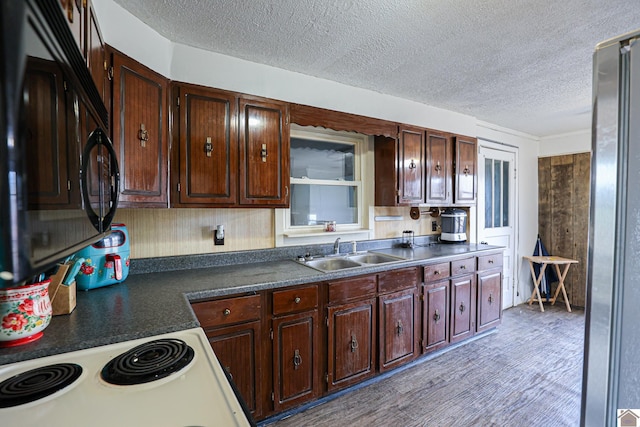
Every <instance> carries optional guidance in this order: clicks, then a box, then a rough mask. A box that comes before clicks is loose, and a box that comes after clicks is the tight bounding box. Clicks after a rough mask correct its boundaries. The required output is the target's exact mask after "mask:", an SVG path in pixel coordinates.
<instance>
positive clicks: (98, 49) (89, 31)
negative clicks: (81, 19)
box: [84, 1, 110, 108]
mask: <svg viewBox="0 0 640 427" xmlns="http://www.w3.org/2000/svg"><path fill="white" fill-rule="evenodd" d="M84 14H85V37H84V55H85V58H86V61H87V68H89V72H90V73H91V77H92V78H93V82H94V83H95V84H96V87H97V89H98V93H99V94H100V97H101V98H102V101H103V102H104V103H105V104H106V106H107V108H109V104H110V99H109V98H110V93H109V91H108V86H109V85H108V80H107V51H106V46H105V43H104V40H103V38H102V33H101V32H100V26H99V25H98V17H97V16H96V12H95V9H94V8H93V3H92V2H91V1H87V2H86V7H85V10H84Z"/></svg>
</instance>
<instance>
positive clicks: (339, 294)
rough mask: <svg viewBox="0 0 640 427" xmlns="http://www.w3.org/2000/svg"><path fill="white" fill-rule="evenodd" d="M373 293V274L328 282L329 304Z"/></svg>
mask: <svg viewBox="0 0 640 427" xmlns="http://www.w3.org/2000/svg"><path fill="white" fill-rule="evenodd" d="M375 294H376V276H375V275H373V276H366V277H356V278H353V279H346V280H338V281H335V282H329V304H335V303H340V302H345V301H349V300H353V299H356V298H364V297H369V296H373V295H375Z"/></svg>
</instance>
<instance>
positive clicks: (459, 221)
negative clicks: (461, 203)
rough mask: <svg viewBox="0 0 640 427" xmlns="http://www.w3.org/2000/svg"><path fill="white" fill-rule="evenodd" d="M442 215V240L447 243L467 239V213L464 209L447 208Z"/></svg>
mask: <svg viewBox="0 0 640 427" xmlns="http://www.w3.org/2000/svg"><path fill="white" fill-rule="evenodd" d="M440 217H441V218H442V226H441V227H442V234H440V241H442V242H445V243H461V242H466V241H467V213H466V212H465V211H464V210H462V209H456V208H447V209H445V210H444V211H443V212H442V214H441V215H440Z"/></svg>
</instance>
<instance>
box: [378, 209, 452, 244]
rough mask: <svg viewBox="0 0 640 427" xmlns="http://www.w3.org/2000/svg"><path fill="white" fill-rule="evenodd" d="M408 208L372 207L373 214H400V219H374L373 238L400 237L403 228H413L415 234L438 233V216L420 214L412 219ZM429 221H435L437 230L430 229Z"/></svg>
mask: <svg viewBox="0 0 640 427" xmlns="http://www.w3.org/2000/svg"><path fill="white" fill-rule="evenodd" d="M409 210H410V208H409V207H408V206H405V207H380V206H377V207H375V209H374V212H375V216H402V220H393V221H375V220H374V228H375V238H376V239H388V238H393V237H402V231H403V230H413V233H414V234H415V235H416V236H426V235H430V234H440V218H432V217H431V216H430V215H421V216H420V218H419V219H417V220H414V219H411V217H410V216H409ZM431 221H436V223H437V224H438V231H431Z"/></svg>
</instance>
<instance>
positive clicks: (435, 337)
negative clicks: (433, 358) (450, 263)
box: [422, 279, 449, 352]
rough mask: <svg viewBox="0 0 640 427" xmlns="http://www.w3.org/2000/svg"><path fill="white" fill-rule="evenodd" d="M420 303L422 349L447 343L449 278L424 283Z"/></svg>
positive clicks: (439, 346)
mask: <svg viewBox="0 0 640 427" xmlns="http://www.w3.org/2000/svg"><path fill="white" fill-rule="evenodd" d="M422 295H423V303H422V310H423V312H422V316H423V323H422V327H423V330H422V350H423V351H424V352H427V351H431V350H436V349H438V348H441V347H444V346H446V345H447V344H449V279H446V280H442V281H440V282H434V283H425V285H424V286H423V293H422Z"/></svg>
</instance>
